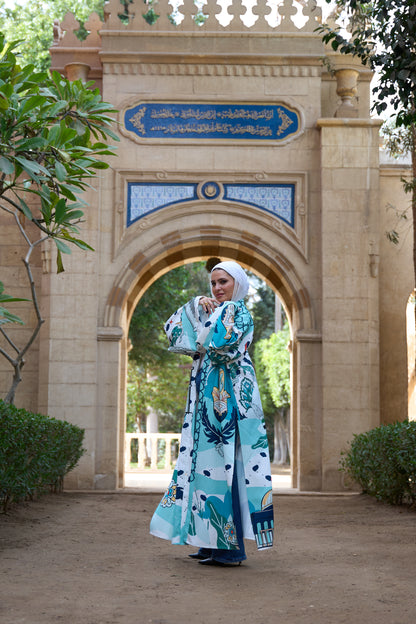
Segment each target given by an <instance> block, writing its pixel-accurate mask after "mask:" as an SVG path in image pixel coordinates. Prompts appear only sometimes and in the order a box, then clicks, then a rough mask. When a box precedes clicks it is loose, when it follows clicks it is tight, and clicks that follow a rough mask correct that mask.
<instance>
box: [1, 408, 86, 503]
mask: <svg viewBox="0 0 416 624" xmlns="http://www.w3.org/2000/svg"><path fill="white" fill-rule="evenodd" d="M83 438H84V430H83V429H80V428H79V427H77V426H75V425H71V424H70V423H68V422H65V421H61V420H56V419H54V418H49V417H48V416H43V415H42V414H32V413H31V412H27V411H26V410H24V409H17V408H16V407H14V406H12V405H9V404H7V403H5V402H4V401H2V400H0V505H1V506H2V508H3V511H6V510H7V508H8V506H9V505H10V504H11V503H12V502H15V503H17V502H19V501H22V500H26V499H27V498H33V497H34V496H35V495H39V494H42V493H43V492H46V491H61V490H62V484H63V478H64V476H65V475H66V474H67V473H68V472H69V471H70V470H72V469H73V468H74V467H75V466H76V465H77V463H78V461H79V459H80V458H81V456H82V455H83V453H84V450H83V448H82V442H83Z"/></svg>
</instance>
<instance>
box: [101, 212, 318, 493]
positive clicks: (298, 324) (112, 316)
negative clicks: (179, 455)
mask: <svg viewBox="0 0 416 624" xmlns="http://www.w3.org/2000/svg"><path fill="white" fill-rule="evenodd" d="M192 208H193V207H190V206H189V205H187V206H176V207H175V208H171V209H169V208H166V209H165V210H161V211H158V212H157V213H155V214H153V215H151V219H149V222H148V223H147V224H146V225H147V226H148V227H144V226H145V224H144V223H143V222H142V223H139V224H136V225H135V226H134V227H132V228H131V230H130V231H128V232H127V235H126V237H125V240H124V241H123V250H122V252H123V253H122V254H120V264H121V259H124V262H123V263H122V268H121V270H120V272H119V275H118V276H117V278H116V279H115V281H114V283H113V288H112V290H111V292H110V294H109V296H108V298H107V303H106V307H105V311H104V329H105V328H115V329H114V332H115V333H117V332H116V328H119V341H118V343H117V345H115V344H114V343H110V342H109V341H107V340H102V341H101V342H100V343H99V345H100V347H101V356H100V357H102V358H103V359H104V360H106V361H108V360H112V361H113V362H114V361H115V360H116V361H117V363H118V366H117V368H118V375H117V384H114V380H110V379H106V378H105V376H103V377H102V378H101V379H100V380H99V385H100V386H102V387H103V388H104V387H105V386H106V385H107V386H109V385H111V384H112V388H113V392H114V395H113V399H112V403H113V408H112V410H111V412H112V416H111V414H109V416H108V418H109V419H111V418H113V419H116V420H115V421H113V423H112V427H111V428H112V430H113V434H111V432H110V431H108V433H104V434H103V435H105V436H111V435H113V437H112V439H111V440H110V439H109V438H107V447H108V446H112V447H113V450H115V449H114V444H115V440H117V452H116V456H117V462H116V463H117V467H116V466H114V468H116V471H117V484H118V486H119V487H120V486H121V487H122V484H123V451H124V448H123V445H124V430H125V429H124V427H125V397H126V368H127V352H128V339H127V335H128V327H129V322H130V318H131V315H132V313H133V311H134V309H135V307H136V305H137V303H138V301H139V299H140V297H141V296H142V294H143V293H144V292H145V290H146V289H147V288H148V287H149V286H150V284H152V283H153V282H154V281H155V280H156V279H158V277H159V276H161V275H163V274H164V273H166V272H168V271H169V270H170V269H172V268H174V267H176V266H179V265H182V264H186V263H188V262H193V261H198V260H207V259H208V258H209V257H212V256H217V257H221V258H222V259H224V260H225V259H230V260H236V261H237V262H239V263H240V264H241V265H242V266H243V267H245V268H247V269H251V270H253V271H254V272H255V273H257V274H258V275H259V276H261V278H262V279H264V281H266V282H267V283H268V284H269V285H270V286H271V287H272V288H273V289H274V290H275V291H276V292H278V293H279V297H280V299H281V301H282V302H283V305H284V307H285V309H286V312H287V315H288V317H289V318H290V319H291V323H292V331H293V337H294V345H293V357H292V362H293V365H292V366H293V374H292V382H293V395H292V423H291V431H292V458H293V466H292V469H293V484H292V485H293V487H301V488H302V489H306V490H307V489H315V490H317V489H320V483H321V423H320V419H321V397H320V394H319V388H320V386H321V384H320V381H319V380H320V374H321V373H320V367H321V344H320V335H319V332H318V331H317V328H316V318H315V313H314V310H313V305H312V301H311V298H310V296H309V291H308V288H307V286H306V284H305V283H304V281H302V280H301V278H300V276H299V271H298V268H297V267H295V263H294V262H293V260H295V261H296V263H297V264H298V265H299V266H300V267H301V266H302V265H303V266H306V265H307V263H305V261H304V259H302V257H301V254H300V253H299V251H298V250H296V248H295V246H294V245H293V244H292V243H291V241H290V239H289V237H285V236H284V235H282V233H280V236H279V235H276V234H277V232H276V229H277V230H278V231H279V228H273V229H272V228H271V227H270V226H271V225H272V226H273V222H274V221H277V219H272V218H271V217H270V215H265V214H264V213H262V211H260V210H256V209H254V208H251V207H246V206H231V207H230V206H227V207H226V210H225V207H224V206H223V205H221V204H215V205H212V204H211V205H206V204H205V205H199V206H196V207H195V210H193V209H192ZM214 223H220V224H221V225H214ZM175 226H176V227H175ZM143 230H144V231H143ZM277 242H279V245H277ZM137 249H140V251H137ZM126 260H127V262H126ZM108 331H110V330H108ZM110 344H112V346H111V347H110ZM110 349H111V353H110ZM106 351H107V353H106ZM108 371H110V368H108ZM311 389H314V390H313V391H312V393H311ZM99 391H100V390H99ZM311 394H313V397H312V400H311ZM115 408H116V409H115ZM301 434H302V435H301ZM114 436H115V437H114ZM104 445H105V443H104ZM302 477H303V478H304V482H303V485H302Z"/></svg>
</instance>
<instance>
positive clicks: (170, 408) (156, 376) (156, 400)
mask: <svg viewBox="0 0 416 624" xmlns="http://www.w3.org/2000/svg"><path fill="white" fill-rule="evenodd" d="M207 293H209V277H208V274H207V271H206V269H205V263H203V262H198V263H194V264H188V265H186V266H181V267H177V268H176V269H173V270H172V271H169V273H166V274H165V275H163V276H162V277H160V278H159V279H158V280H157V281H156V282H154V283H153V284H152V285H151V286H150V287H149V288H148V290H147V291H146V292H145V293H144V295H143V297H142V298H141V299H140V301H139V304H138V306H137V307H136V310H135V311H134V313H133V317H132V319H131V323H130V329H129V338H130V341H131V344H132V349H131V351H130V353H129V374H128V388H127V431H129V432H134V431H136V430H138V429H144V427H143V422H144V419H145V417H146V414H147V410H148V407H151V408H152V409H154V410H155V411H156V412H157V413H158V415H159V431H161V432H169V431H179V430H180V428H181V425H182V421H183V413H184V408H185V403H186V396H187V388H188V382H189V375H190V371H189V363H190V359H189V357H186V356H178V354H176V353H175V354H174V353H170V352H169V351H168V342H167V339H166V335H165V332H164V325H165V322H166V321H167V319H168V318H169V317H170V316H171V315H172V314H173V312H174V311H175V309H177V308H179V307H180V306H181V305H183V304H184V303H185V302H186V301H189V299H191V298H192V297H195V296H197V295H200V294H207Z"/></svg>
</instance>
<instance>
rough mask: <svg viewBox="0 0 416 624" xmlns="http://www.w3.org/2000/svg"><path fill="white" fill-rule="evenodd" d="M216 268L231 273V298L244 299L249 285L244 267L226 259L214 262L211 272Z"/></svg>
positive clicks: (235, 299)
mask: <svg viewBox="0 0 416 624" xmlns="http://www.w3.org/2000/svg"><path fill="white" fill-rule="evenodd" d="M216 269H222V270H223V271H225V272H226V273H228V275H231V277H232V278H233V279H234V290H233V296H232V300H233V301H240V299H244V297H245V296H246V294H247V293H248V289H249V286H250V284H249V281H248V278H247V275H246V272H245V271H244V269H243V268H242V267H241V266H240V265H239V264H237V262H234V261H233V260H226V261H225V262H220V263H219V264H216V265H215V266H214V268H213V269H211V273H212V271H215V270H216ZM211 293H212V290H211Z"/></svg>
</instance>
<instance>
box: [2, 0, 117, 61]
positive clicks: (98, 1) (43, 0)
mask: <svg viewBox="0 0 416 624" xmlns="http://www.w3.org/2000/svg"><path fill="white" fill-rule="evenodd" d="M104 3H105V0H27V1H26V2H25V3H23V4H19V0H17V1H16V5H15V6H14V7H10V6H6V4H5V1H4V0H0V30H2V31H3V32H4V33H5V35H6V37H7V39H8V40H9V41H18V40H20V41H21V42H22V43H21V47H20V54H21V56H22V59H23V60H24V62H25V64H28V63H31V64H33V65H34V66H35V67H36V68H37V69H39V70H45V69H48V68H49V67H50V62H51V60H50V55H49V48H50V47H51V45H52V43H53V22H54V20H55V19H59V20H62V19H63V18H64V17H65V15H66V14H67V13H68V12H71V13H73V14H74V15H75V17H76V19H77V20H79V21H80V23H81V28H80V30H79V32H78V36H79V37H80V38H81V39H82V38H85V36H86V34H87V32H86V30H85V27H84V23H85V22H86V20H87V19H88V17H89V16H90V15H91V13H92V12H94V11H95V12H96V13H98V14H99V15H100V17H101V18H103V7H104Z"/></svg>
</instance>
